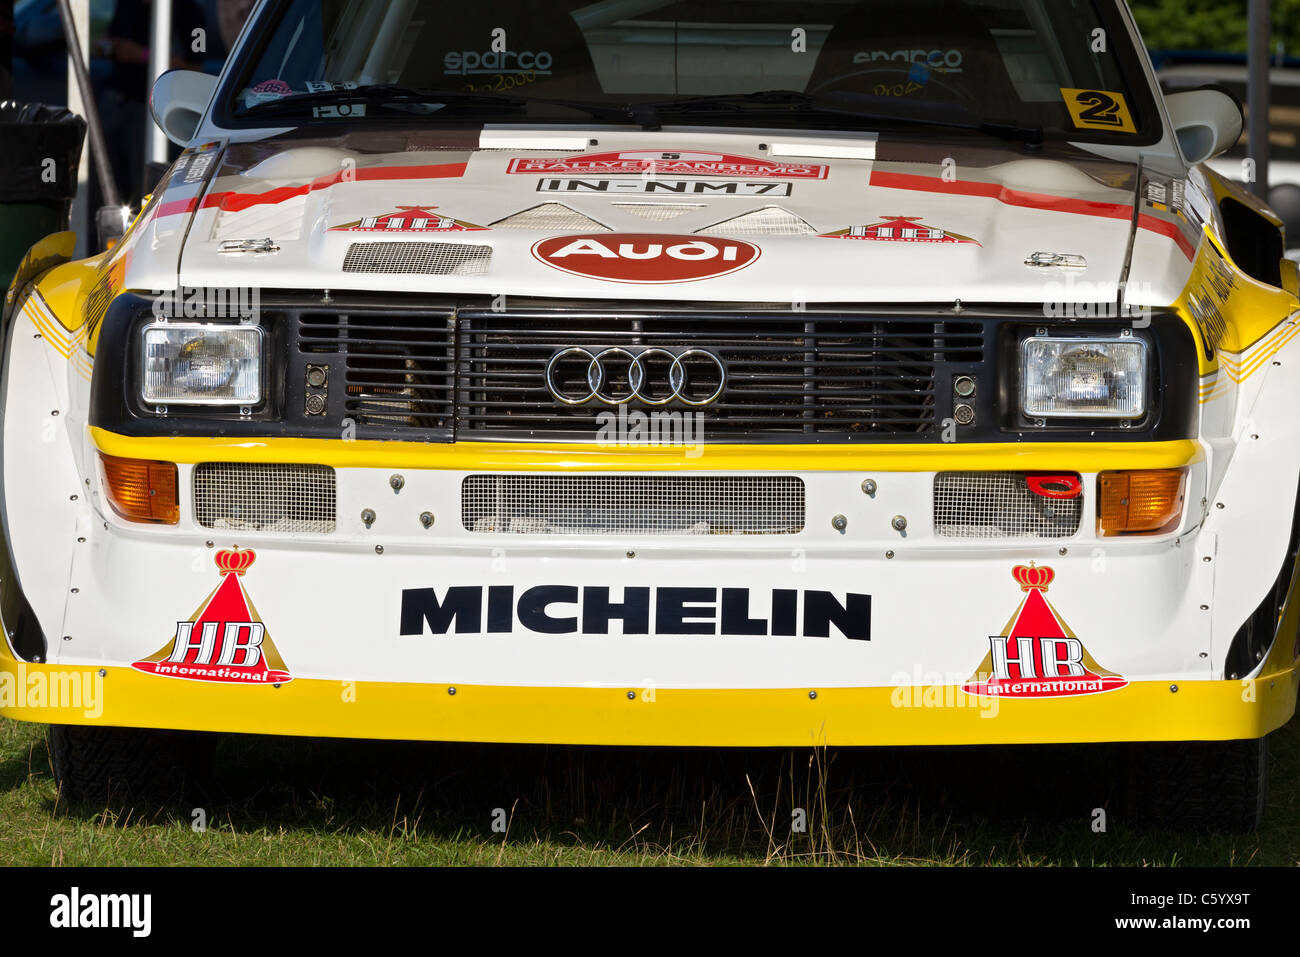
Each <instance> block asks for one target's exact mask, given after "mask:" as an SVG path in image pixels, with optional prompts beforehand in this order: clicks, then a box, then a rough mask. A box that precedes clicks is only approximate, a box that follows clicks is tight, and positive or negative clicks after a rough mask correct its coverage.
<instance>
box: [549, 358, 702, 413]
mask: <svg viewBox="0 0 1300 957" xmlns="http://www.w3.org/2000/svg"><path fill="white" fill-rule="evenodd" d="M726 382H727V371H726V368H725V367H724V366H723V364H722V360H721V359H719V358H718V357H717V356H716V355H714V354H713V353H712V352H709V351H707V350H705V349H687V350H686V351H684V352H681V353H678V354H674V353H671V352H669V351H668V350H667V349H643V350H641V351H640V352H632V351H630V350H628V349H623V348H621V347H619V346H612V347H610V348H608V349H602V350H600V351H598V352H593V351H591V350H589V349H582V348H579V347H577V346H574V347H571V348H568V349H564V350H562V351H560V352H557V353H556V354H555V355H553V356H551V361H550V362H548V363H547V364H546V388H547V389H549V390H550V393H551V395H553V396H555V398H556V400H557V401H559V402H563V403H564V404H565V405H586V404H587V403H588V402H600V403H602V404H604V405H613V406H618V405H626V404H627V403H629V402H633V401H637V402H640V403H642V404H643V405H651V406H657V405H667V404H668V403H670V402H673V401H677V402H681V403H683V404H684V405H693V406H698V405H709V404H710V403H713V402H716V401H717V400H718V398H719V397H721V395H722V390H723V387H724V386H725V385H726Z"/></svg>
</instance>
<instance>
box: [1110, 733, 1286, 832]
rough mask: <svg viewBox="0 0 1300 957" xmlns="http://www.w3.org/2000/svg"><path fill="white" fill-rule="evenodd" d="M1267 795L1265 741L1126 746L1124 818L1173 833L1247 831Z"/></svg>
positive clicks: (1251, 828)
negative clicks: (1127, 747) (1166, 829)
mask: <svg viewBox="0 0 1300 957" xmlns="http://www.w3.org/2000/svg"><path fill="white" fill-rule="evenodd" d="M1267 796H1268V738H1266V737H1262V738H1250V739H1246V740H1240V741H1162V742H1156V743H1150V744H1135V745H1132V746H1131V747H1130V752H1129V767H1128V800H1127V802H1126V805H1127V807H1126V810H1127V814H1126V816H1127V817H1128V819H1129V820H1130V822H1131V823H1134V824H1138V825H1141V826H1146V827H1165V828H1171V829H1177V830H1201V831H1227V832H1236V833H1246V832H1250V831H1254V830H1256V829H1257V828H1258V827H1259V824H1260V821H1261V820H1262V819H1263V816H1264V805H1265V801H1266V799H1267Z"/></svg>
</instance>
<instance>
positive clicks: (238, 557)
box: [216, 548, 257, 575]
mask: <svg viewBox="0 0 1300 957" xmlns="http://www.w3.org/2000/svg"><path fill="white" fill-rule="evenodd" d="M256 559H257V552H255V551H253V550H252V549H249V548H245V549H242V550H241V549H239V548H235V549H233V550H229V551H228V550H226V549H222V550H221V551H219V552H217V554H216V562H217V571H218V572H220V573H221V574H222V575H243V574H244V572H246V571H248V567H249V566H250V565H252V564H253V562H254V561H255V560H256Z"/></svg>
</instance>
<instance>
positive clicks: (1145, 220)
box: [870, 170, 1196, 259]
mask: <svg viewBox="0 0 1300 957" xmlns="http://www.w3.org/2000/svg"><path fill="white" fill-rule="evenodd" d="M870 184H871V185H872V186H883V187H885V188H887V189H911V190H918V191H920V192H924V193H945V194H947V195H949V196H981V197H984V198H986V199H996V200H997V201H998V202H1000V203H1004V204H1005V205H1007V206H1022V207H1025V208H1027V209H1042V210H1047V211H1048V212H1053V213H1071V214H1073V215H1076V216H1099V217H1102V218H1103V219H1132V218H1133V207H1132V206H1131V205H1129V204H1127V203H1103V202H1099V201H1097V200H1091V199H1077V198H1074V197H1071V196H1053V195H1051V194H1050V193H1031V192H1027V191H1025V190H1019V189H1011V188H1009V187H1007V186H1002V185H1000V184H998V183H976V182H967V181H954V182H951V183H950V182H947V181H945V180H943V179H942V178H940V177H938V176H921V175H918V174H916V173H886V172H882V171H880V170H872V171H871V180H870ZM1138 228H1139V229H1146V230H1149V231H1150V232H1153V233H1159V234H1160V235H1162V236H1166V237H1168V238H1169V239H1172V240H1173V241H1174V243H1175V244H1176V245H1177V246H1178V248H1179V250H1180V251H1181V252H1182V253H1183V255H1184V256H1186V257H1187V258H1188V259H1194V258H1195V256H1196V249H1195V247H1194V246H1193V245H1192V244H1191V243H1190V242H1189V241H1188V239H1187V237H1186V236H1184V235H1183V231H1182V230H1181V229H1179V228H1178V224H1177V223H1171V222H1168V221H1166V220H1163V219H1157V218H1156V217H1154V216H1151V215H1148V214H1146V213H1139V214H1138Z"/></svg>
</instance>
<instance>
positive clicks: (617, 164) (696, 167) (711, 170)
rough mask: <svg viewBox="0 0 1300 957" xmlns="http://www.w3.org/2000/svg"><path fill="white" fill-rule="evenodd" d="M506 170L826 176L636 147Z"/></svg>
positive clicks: (527, 162)
mask: <svg viewBox="0 0 1300 957" xmlns="http://www.w3.org/2000/svg"><path fill="white" fill-rule="evenodd" d="M506 172H507V173H553V174H557V175H558V174H564V173H576V174H578V175H582V176H607V175H611V174H614V175H617V174H631V175H641V174H642V173H650V174H653V175H658V176H737V177H742V178H744V179H755V178H757V177H772V178H775V179H825V178H826V175H827V173H828V172H829V167H826V166H818V165H816V164H810V163H777V162H773V161H772V160H765V159H754V158H753V157H750V156H733V155H731V154H730V153H688V152H663V151H661V150H637V151H634V152H619V153H586V154H584V155H582V156H539V157H533V156H530V157H526V158H522V159H513V160H511V161H510V165H509V166H507V167H506Z"/></svg>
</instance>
